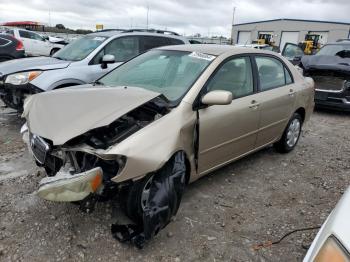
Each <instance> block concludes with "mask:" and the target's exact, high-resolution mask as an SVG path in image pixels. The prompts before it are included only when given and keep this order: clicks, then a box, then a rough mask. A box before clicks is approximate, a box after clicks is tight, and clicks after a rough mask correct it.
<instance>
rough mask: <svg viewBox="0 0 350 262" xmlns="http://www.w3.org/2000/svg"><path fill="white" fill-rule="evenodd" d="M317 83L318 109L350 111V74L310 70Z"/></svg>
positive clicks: (316, 98)
mask: <svg viewBox="0 0 350 262" xmlns="http://www.w3.org/2000/svg"><path fill="white" fill-rule="evenodd" d="M307 76H310V77H312V78H313V79H314V81H315V88H316V90H315V104H316V106H317V107H322V108H329V109H340V110H346V111H350V73H344V72H339V71H336V70H309V71H308V72H307Z"/></svg>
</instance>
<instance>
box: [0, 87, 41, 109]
mask: <svg viewBox="0 0 350 262" xmlns="http://www.w3.org/2000/svg"><path fill="white" fill-rule="evenodd" d="M41 92H43V90H41V89H40V88H38V87H36V86H34V85H32V84H30V83H28V84H25V85H11V84H6V83H4V80H0V98H1V100H2V101H4V103H5V105H6V106H8V107H11V108H13V109H16V110H18V111H22V110H23V102H24V100H25V99H26V98H27V97H28V96H30V95H34V94H37V93H41Z"/></svg>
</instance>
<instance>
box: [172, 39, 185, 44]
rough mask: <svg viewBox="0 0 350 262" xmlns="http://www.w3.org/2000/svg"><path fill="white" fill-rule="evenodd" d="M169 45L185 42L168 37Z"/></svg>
mask: <svg viewBox="0 0 350 262" xmlns="http://www.w3.org/2000/svg"><path fill="white" fill-rule="evenodd" d="M168 41H169V45H183V44H184V42H183V41H182V40H180V39H175V38H168Z"/></svg>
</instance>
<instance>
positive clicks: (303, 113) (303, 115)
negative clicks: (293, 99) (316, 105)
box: [294, 107, 306, 122]
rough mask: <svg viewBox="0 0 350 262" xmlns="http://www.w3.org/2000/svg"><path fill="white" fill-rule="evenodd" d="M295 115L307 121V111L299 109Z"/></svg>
mask: <svg viewBox="0 0 350 262" xmlns="http://www.w3.org/2000/svg"><path fill="white" fill-rule="evenodd" d="M294 113H297V114H299V115H300V116H301V119H302V121H303V122H304V121H305V116H306V110H305V108H303V107H299V108H298V109H297V110H296V111H295V112H294Z"/></svg>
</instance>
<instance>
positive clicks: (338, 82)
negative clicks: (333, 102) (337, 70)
mask: <svg viewBox="0 0 350 262" xmlns="http://www.w3.org/2000/svg"><path fill="white" fill-rule="evenodd" d="M312 78H313V79H314V81H315V87H316V89H320V90H331V91H341V90H343V88H344V84H345V80H344V78H342V77H337V76H324V75H313V76H312Z"/></svg>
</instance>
